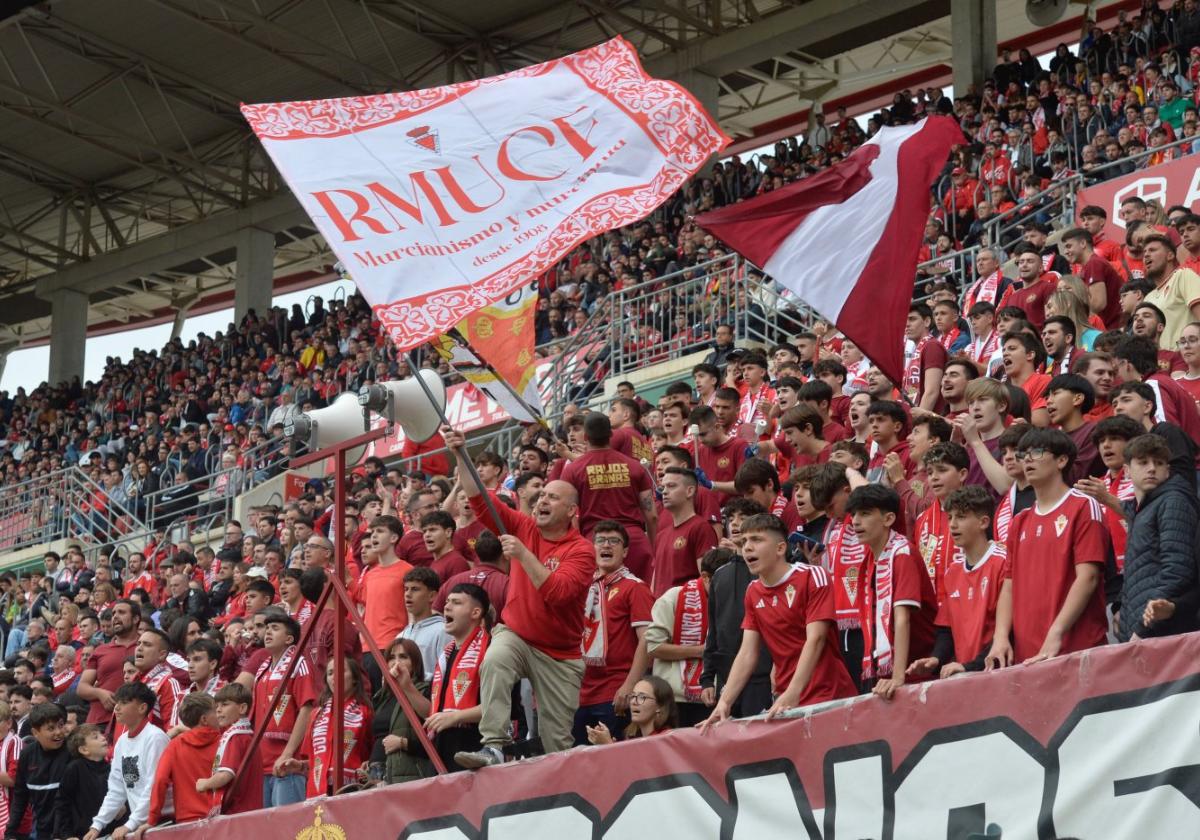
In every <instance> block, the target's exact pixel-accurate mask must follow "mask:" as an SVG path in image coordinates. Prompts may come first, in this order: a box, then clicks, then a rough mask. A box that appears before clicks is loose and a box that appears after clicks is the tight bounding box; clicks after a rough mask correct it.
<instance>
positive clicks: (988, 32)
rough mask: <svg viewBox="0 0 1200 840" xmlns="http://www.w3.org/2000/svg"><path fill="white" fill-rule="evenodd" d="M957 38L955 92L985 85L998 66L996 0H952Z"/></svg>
mask: <svg viewBox="0 0 1200 840" xmlns="http://www.w3.org/2000/svg"><path fill="white" fill-rule="evenodd" d="M950 33H951V37H952V40H953V41H954V95H955V96H962V95H964V94H965V93H966V92H967V87H968V86H969V85H972V84H974V85H976V89H977V90H978V89H980V88H982V85H983V80H984V79H985V78H986V77H988V76H990V75H991V74H992V70H994V69H995V68H996V4H995V2H993V0H950Z"/></svg>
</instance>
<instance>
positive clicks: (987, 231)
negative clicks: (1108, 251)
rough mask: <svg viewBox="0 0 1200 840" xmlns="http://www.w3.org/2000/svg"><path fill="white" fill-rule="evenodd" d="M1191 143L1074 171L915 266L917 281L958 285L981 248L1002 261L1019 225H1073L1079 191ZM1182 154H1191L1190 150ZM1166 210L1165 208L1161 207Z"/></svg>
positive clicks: (1184, 140) (1183, 141)
mask: <svg viewBox="0 0 1200 840" xmlns="http://www.w3.org/2000/svg"><path fill="white" fill-rule="evenodd" d="M1192 143H1200V137H1182V138H1180V139H1178V140H1175V141H1174V142H1171V143H1167V144H1165V145H1162V146H1155V147H1154V148H1152V149H1147V150H1146V151H1144V152H1138V153H1137V154H1134V155H1127V156H1126V157H1123V158H1119V159H1118V160H1114V161H1109V162H1107V163H1104V164H1101V165H1099V166H1096V167H1094V168H1093V169H1090V170H1088V171H1087V172H1076V173H1075V174H1073V175H1070V176H1068V177H1066V178H1063V179H1061V180H1059V181H1055V182H1054V183H1052V184H1050V186H1048V187H1046V188H1045V189H1043V190H1040V191H1039V192H1037V193H1035V194H1034V195H1032V196H1029V197H1027V198H1024V199H1022V200H1021V201H1019V202H1017V204H1016V206H1014V207H1012V208H1010V209H1009V210H1008V211H1006V212H1005V213H1004V214H1003V215H1002V216H997V217H996V218H994V219H993V220H990V221H989V222H988V223H987V224H985V225H984V226H983V231H982V235H981V242H980V244H977V245H972V246H970V247H967V248H962V249H959V250H956V251H952V252H948V253H946V254H940V255H938V256H937V257H934V258H932V259H930V260H927V261H925V262H923V263H921V264H919V265H918V266H917V272H918V282H926V281H928V280H930V279H937V275H938V274H939V273H940V274H944V275H948V276H953V277H955V279H956V280H957V281H958V283H959V285H960V286H963V285H965V284H966V282H967V281H969V280H970V279H972V278H973V276H974V264H975V255H976V254H977V253H978V252H979V251H980V250H981V249H983V248H995V249H999V250H1000V251H1001V254H1000V255H999V256H1000V261H1001V262H1002V263H1003V262H1004V253H1003V252H1005V251H1006V250H1007V249H1008V248H1009V247H1011V246H1012V245H1013V244H1014V243H1016V242H1018V241H1020V239H1021V231H1020V228H1021V226H1022V225H1024V224H1026V223H1028V222H1029V221H1030V220H1032V219H1037V220H1039V221H1043V222H1046V223H1047V224H1050V223H1053V222H1058V223H1060V224H1062V225H1068V226H1070V225H1073V224H1074V220H1075V217H1076V210H1077V208H1076V200H1077V194H1078V192H1079V190H1081V189H1084V188H1086V187H1089V186H1094V185H1095V184H1098V183H1102V182H1104V181H1108V180H1111V179H1113V178H1119V177H1121V176H1122V175H1125V174H1128V173H1127V172H1126V171H1125V170H1126V169H1127V168H1128V167H1129V166H1130V164H1132V165H1133V167H1134V168H1135V169H1136V168H1137V166H1138V164H1140V163H1141V162H1142V161H1145V160H1148V159H1150V158H1151V157H1153V156H1154V155H1156V154H1161V153H1163V152H1166V151H1169V150H1171V149H1177V148H1180V147H1183V146H1185V145H1188V144H1192ZM1184 154H1193V152H1192V151H1190V150H1189V151H1187V152H1184ZM1163 209H1166V208H1163ZM947 264H948V265H949V270H948V271H941V272H937V273H935V272H934V271H933V269H936V268H940V267H941V266H943V265H947Z"/></svg>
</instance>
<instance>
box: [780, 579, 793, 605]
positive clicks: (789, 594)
mask: <svg viewBox="0 0 1200 840" xmlns="http://www.w3.org/2000/svg"><path fill="white" fill-rule="evenodd" d="M783 597H784V598H786V599H787V605H788V606H789V607H790V606H791V605H792V602H793V601H795V600H796V587H794V586H792V585H791V584H790V583H789V584H788V585H787V589H785V590H783Z"/></svg>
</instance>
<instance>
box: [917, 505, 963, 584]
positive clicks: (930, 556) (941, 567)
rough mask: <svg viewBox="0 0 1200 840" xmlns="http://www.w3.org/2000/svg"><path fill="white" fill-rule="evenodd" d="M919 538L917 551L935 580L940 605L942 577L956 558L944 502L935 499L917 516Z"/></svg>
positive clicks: (926, 569) (932, 579)
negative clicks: (943, 506)
mask: <svg viewBox="0 0 1200 840" xmlns="http://www.w3.org/2000/svg"><path fill="white" fill-rule="evenodd" d="M914 534H915V536H916V539H917V551H919V552H920V553H921V559H922V560H923V561H924V562H925V571H927V572H929V579H930V580H931V581H933V591H934V592H936V593H937V596H938V601H939V606H940V602H941V598H942V578H943V577H944V576H945V574H946V569H947V567H949V565H950V563H951V561H953V559H954V541H953V540H952V539H950V518H949V517H948V516H946V512H945V511H944V510H942V503H941V502H939V501H936V500H935V501H934V503H933V504H931V505H930V506H929V507H927V508H925V510H924V511H922V513H921V515H920V516H919V517H917V526H916V528H915V529H914Z"/></svg>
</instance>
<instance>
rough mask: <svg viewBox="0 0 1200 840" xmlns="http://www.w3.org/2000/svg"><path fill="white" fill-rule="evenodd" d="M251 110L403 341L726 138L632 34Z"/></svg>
mask: <svg viewBox="0 0 1200 840" xmlns="http://www.w3.org/2000/svg"><path fill="white" fill-rule="evenodd" d="M242 113H243V114H244V115H245V117H246V119H247V120H248V121H249V123H250V125H251V127H252V128H253V129H254V132H255V134H257V135H258V137H259V138H260V139H261V140H262V143H263V146H264V147H265V148H266V150H267V153H268V154H269V155H270V156H271V160H272V161H274V163H275V165H276V166H277V167H278V168H279V171H280V173H282V175H283V177H284V179H285V180H286V181H287V183H288V186H290V187H291V189H292V192H293V193H294V194H295V195H296V198H297V199H298V200H299V201H300V204H301V205H303V207H304V209H305V210H306V211H307V212H308V214H309V216H311V217H312V220H313V222H314V223H315V224H316V226H317V229H318V230H320V232H321V234H322V235H323V236H324V237H325V239H326V241H327V242H328V243H329V245H330V247H331V248H332V249H333V251H334V253H335V254H337V256H338V259H340V260H341V261H342V263H343V264H344V265H345V267H346V270H347V271H348V272H349V273H350V275H351V276H352V277H353V278H354V281H355V283H356V284H357V285H358V287H359V289H360V290H361V291H362V293H363V296H364V297H365V298H366V299H367V301H368V302H369V303H370V304H371V305H372V306H373V307H374V309H375V311H376V313H377V314H378V315H379V318H380V320H381V321H382V322H383V325H384V327H385V329H387V331H388V334H389V335H390V336H391V338H392V339H393V340H394V341H395V342H396V344H397V346H398V347H399V348H400V349H401V350H404V349H407V348H409V347H414V346H416V345H418V344H421V343H423V342H425V341H428V340H429V339H431V338H433V337H434V336H437V335H440V334H443V333H445V332H446V331H448V330H449V329H450V328H451V327H453V326H455V325H456V324H458V323H459V322H460V321H461V320H462V319H463V318H465V317H466V316H467V315H470V314H471V313H472V312H474V311H476V310H478V309H480V308H482V307H484V306H488V305H490V304H493V303H496V302H497V301H499V300H502V299H503V298H504V297H505V296H507V295H508V294H510V293H511V292H513V291H515V290H516V289H518V288H520V287H521V286H522V285H524V284H527V283H529V282H530V281H531V280H532V279H533V278H535V277H537V276H538V275H539V274H541V273H542V272H544V271H546V270H547V269H548V268H550V267H552V266H553V265H554V264H555V263H556V262H558V260H560V259H561V258H562V257H563V256H564V255H565V254H566V253H567V252H568V251H570V250H571V249H572V248H573V247H575V245H577V244H578V243H579V242H581V241H583V240H584V239H587V238H589V237H592V236H595V235H596V234H599V233H603V232H604V231H607V230H611V229H613V228H616V227H620V226H621V225H627V224H630V223H632V222H635V221H638V220H639V219H642V218H644V217H645V216H646V215H647V214H648V213H650V211H652V210H654V208H656V207H658V205H659V204H661V203H662V202H663V201H664V200H665V199H666V198H667V197H669V196H670V195H671V194H672V193H673V192H675V190H677V189H678V188H679V187H680V186H682V185H683V183H684V182H685V181H686V180H687V178H688V177H689V176H691V175H692V174H693V173H695V172H696V170H698V169H699V168H700V167H701V166H702V165H703V164H704V162H705V161H706V160H708V158H709V157H710V156H711V155H713V154H714V153H716V152H718V151H720V150H721V149H722V148H724V147H725V145H727V144H728V142H729V138H728V137H726V136H725V135H724V134H723V133H722V132H721V130H720V128H718V127H717V125H716V124H715V123H714V122H713V120H712V118H711V117H710V116H709V115H708V114H707V113H705V111H704V109H703V108H701V107H700V105H699V104H698V103H697V102H696V101H695V99H693V98H692V96H691V95H690V94H689V93H688V92H687V91H686V90H684V89H683V88H682V87H680V86H679V85H677V84H674V83H672V82H665V81H661V80H659V79H654V78H651V77H649V76H647V75H646V73H645V71H644V70H643V69H642V66H641V64H640V62H639V61H638V57H637V53H636V52H635V51H634V48H633V47H632V46H631V45H630V44H629V43H628V42H627V41H625V40H624V39H621V38H614V39H613V40H611V41H608V42H607V43H604V44H600V45H599V46H596V47H592V48H591V49H588V50H584V51H583V52H578V53H575V54H573V55H568V56H565V57H563V58H559V59H556V60H554V61H549V62H547V63H545V64H539V65H536V66H533V67H526V68H524V69H521V70H517V71H515V72H512V73H506V74H504V75H503V76H496V77H493V78H489V79H479V80H477V81H472V82H464V83H462V84H456V85H447V86H445V87H439V88H431V89H429V90H416V91H407V92H404V93H388V94H380V95H377V96H356V97H349V98H346V99H326V100H316V101H311V102H281V103H275V104H266V105H244V106H242Z"/></svg>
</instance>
